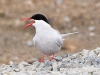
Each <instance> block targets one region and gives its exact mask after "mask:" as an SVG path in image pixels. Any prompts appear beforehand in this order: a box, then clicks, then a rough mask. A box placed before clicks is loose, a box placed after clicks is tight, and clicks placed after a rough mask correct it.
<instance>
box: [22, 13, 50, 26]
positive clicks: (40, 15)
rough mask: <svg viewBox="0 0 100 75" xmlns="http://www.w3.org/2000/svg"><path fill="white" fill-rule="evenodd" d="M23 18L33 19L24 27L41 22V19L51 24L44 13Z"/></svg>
mask: <svg viewBox="0 0 100 75" xmlns="http://www.w3.org/2000/svg"><path fill="white" fill-rule="evenodd" d="M22 20H32V22H31V23H29V24H27V25H26V26H24V28H27V27H29V26H32V25H33V26H34V25H35V24H36V23H37V22H40V20H42V21H45V22H46V23H48V24H49V22H48V20H47V19H46V17H45V16H44V15H42V14H35V15H33V16H32V17H29V18H23V19H22Z"/></svg>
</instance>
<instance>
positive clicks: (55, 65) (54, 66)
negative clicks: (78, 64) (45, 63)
mask: <svg viewBox="0 0 100 75" xmlns="http://www.w3.org/2000/svg"><path fill="white" fill-rule="evenodd" d="M52 66H53V71H58V69H57V62H54V63H53V64H52Z"/></svg>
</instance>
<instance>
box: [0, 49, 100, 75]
mask: <svg viewBox="0 0 100 75" xmlns="http://www.w3.org/2000/svg"><path fill="white" fill-rule="evenodd" d="M99 74H100V48H99V47H98V48H96V49H94V50H86V49H84V50H83V51H82V52H78V53H74V54H66V55H63V56H56V57H55V60H53V61H49V60H45V61H44V63H40V62H38V61H36V62H33V63H32V64H28V63H27V62H25V61H22V62H20V63H19V64H17V63H14V62H12V61H10V64H9V65H6V64H2V65H1V66H0V75H99Z"/></svg>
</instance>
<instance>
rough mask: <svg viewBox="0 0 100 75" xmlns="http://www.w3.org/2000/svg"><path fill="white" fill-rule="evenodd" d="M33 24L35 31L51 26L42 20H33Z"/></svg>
mask: <svg viewBox="0 0 100 75" xmlns="http://www.w3.org/2000/svg"><path fill="white" fill-rule="evenodd" d="M33 26H34V27H35V29H36V31H39V30H45V29H49V28H51V26H50V25H49V24H48V23H46V22H45V21H43V20H35V23H34V24H33Z"/></svg>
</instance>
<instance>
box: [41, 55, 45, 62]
mask: <svg viewBox="0 0 100 75" xmlns="http://www.w3.org/2000/svg"><path fill="white" fill-rule="evenodd" d="M40 62H44V54H42V59H41V61H40Z"/></svg>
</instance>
